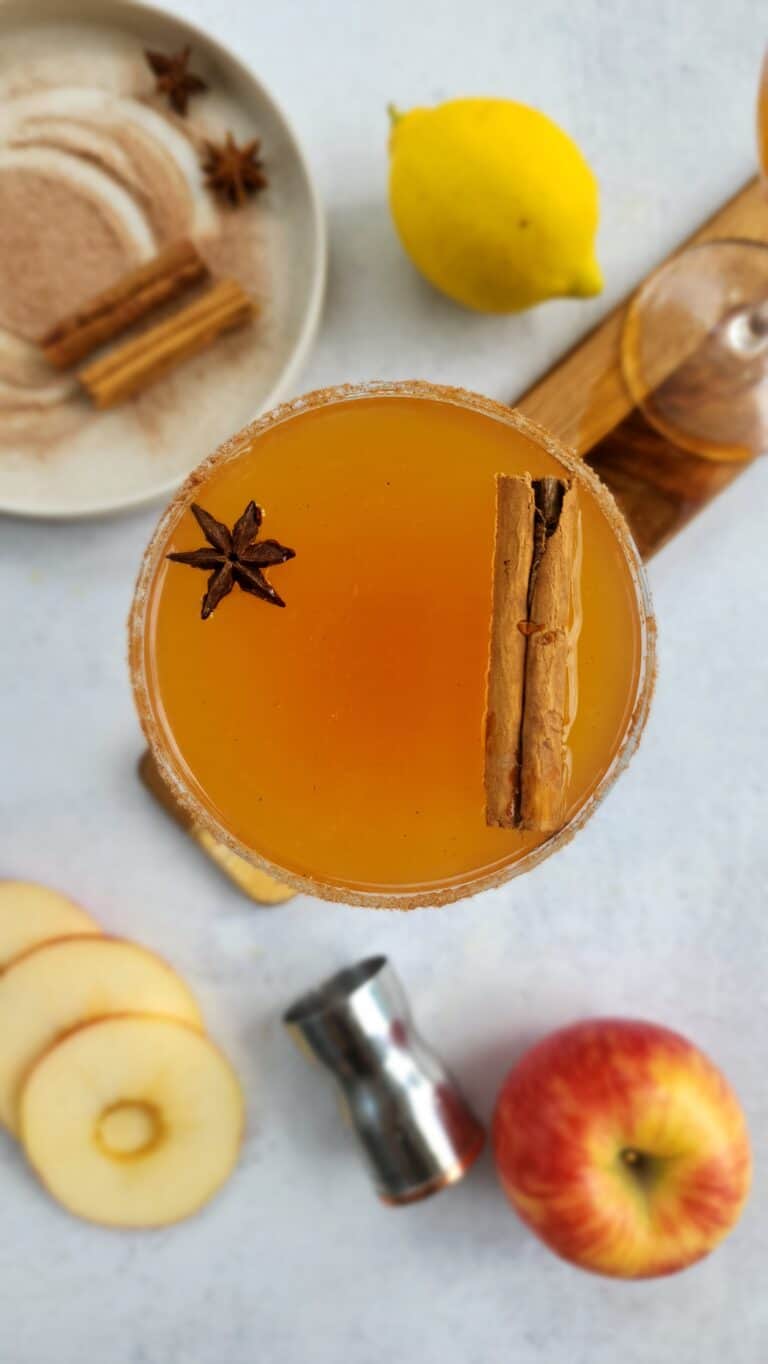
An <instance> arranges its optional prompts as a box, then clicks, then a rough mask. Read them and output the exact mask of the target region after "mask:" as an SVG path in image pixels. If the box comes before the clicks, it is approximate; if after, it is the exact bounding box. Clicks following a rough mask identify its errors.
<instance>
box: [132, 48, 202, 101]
mask: <svg viewBox="0 0 768 1364" xmlns="http://www.w3.org/2000/svg"><path fill="white" fill-rule="evenodd" d="M191 54H192V49H191V48H190V47H189V46H187V47H183V48H182V49H181V51H180V52H171V53H165V52H150V50H149V48H145V49H144V56H145V57H146V59H147V62H148V63H149V65H150V67H151V68H152V70H153V71H154V73H155V76H156V77H157V81H156V84H155V89H156V90H157V93H158V94H159V95H167V96H168V98H169V100H170V101H171V104H172V105H173V107H174V109H175V110H176V113H177V114H181V115H182V117H186V113H187V108H188V105H189V97H190V95H200V94H202V93H203V91H204V90H207V89H208V86H207V85H206V83H205V81H204V80H203V78H202V76H196V75H195V73H194V71H189V70H188V66H189V58H190V56H191Z"/></svg>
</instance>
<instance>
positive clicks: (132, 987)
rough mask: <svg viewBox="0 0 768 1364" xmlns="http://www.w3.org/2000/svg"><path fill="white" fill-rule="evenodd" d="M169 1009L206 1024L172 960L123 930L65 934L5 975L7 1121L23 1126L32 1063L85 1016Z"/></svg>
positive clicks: (1, 1114) (1, 1070)
mask: <svg viewBox="0 0 768 1364" xmlns="http://www.w3.org/2000/svg"><path fill="white" fill-rule="evenodd" d="M139 1012H141V1013H151V1014H164V1015H167V1016H170V1017H171V1018H178V1019H181V1020H182V1021H183V1022H185V1023H188V1024H191V1025H192V1026H193V1027H196V1028H202V1026H203V1024H202V1018H201V1015H200V1010H199V1008H198V1006H197V1003H196V1001H195V1000H194V998H193V996H192V995H191V993H190V991H189V989H188V988H187V986H186V985H185V984H184V982H183V981H182V980H180V979H179V977H178V976H177V975H176V973H175V971H172V970H171V968H170V966H168V964H167V962H164V961H162V960H161V958H160V957H156V956H155V955H154V953H153V952H148V951H147V949H146V948H144V947H138V946H137V945H136V943H131V942H125V941H124V940H123V939H121V938H89V937H85V938H61V939H59V940H58V941H56V942H50V943H44V944H43V945H42V947H36V948H34V950H33V951H31V952H27V953H26V954H25V955H24V956H23V957H19V958H18V959H17V960H16V961H15V962H13V963H12V964H11V965H10V966H9V967H8V969H7V970H6V971H5V972H3V974H2V975H1V976H0V1121H2V1122H3V1123H4V1124H5V1126H6V1127H8V1128H10V1130H11V1131H12V1132H14V1133H16V1132H17V1130H18V1112H17V1109H18V1098H19V1092H20V1090H21V1086H22V1084H23V1081H24V1078H25V1076H26V1074H27V1071H28V1070H29V1069H30V1067H31V1066H32V1065H33V1064H34V1062H35V1061H36V1060H37V1058H38V1056H40V1055H41V1054H42V1053H43V1052H44V1051H45V1050H46V1049H47V1048H48V1047H49V1046H51V1044H52V1043H53V1042H55V1041H56V1039H57V1038H58V1037H60V1036H61V1035H62V1033H65V1032H67V1031H69V1030H70V1029H71V1028H75V1027H77V1026H78V1024H80V1023H86V1022H89V1021H90V1020H91V1019H95V1018H105V1017H109V1016H110V1015H112V1014H122V1013H139Z"/></svg>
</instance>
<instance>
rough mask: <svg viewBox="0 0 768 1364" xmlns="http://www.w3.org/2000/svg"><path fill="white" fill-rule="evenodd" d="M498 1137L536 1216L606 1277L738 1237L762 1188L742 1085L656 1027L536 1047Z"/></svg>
mask: <svg viewBox="0 0 768 1364" xmlns="http://www.w3.org/2000/svg"><path fill="white" fill-rule="evenodd" d="M493 1141H494V1149H495V1154H496V1163H497V1166H498V1170H499V1175H500V1178H501V1182H502V1185H503V1187H504V1190H505V1192H506V1193H507V1195H508V1197H509V1198H510V1200H511V1201H512V1203H513V1204H514V1206H515V1208H516V1209H517V1211H518V1212H519V1214H520V1216H521V1217H522V1219H523V1221H524V1222H527V1224H528V1226H529V1227H531V1228H532V1230H533V1231H535V1232H536V1233H537V1235H538V1236H540V1237H541V1239H542V1241H544V1242H545V1243H546V1244H547V1245H548V1246H549V1247H550V1249H551V1250H554V1251H555V1252H556V1253H557V1254H558V1255H561V1256H562V1257H563V1258H564V1259H566V1260H571V1261H572V1262H573V1263H574V1264H577V1265H580V1266H581V1267H582V1268H583V1269H589V1270H592V1271H593V1272H595V1273H597V1274H611V1275H615V1276H617V1277H619V1278H626V1279H640V1278H650V1277H653V1276H654V1275H658V1274H673V1273H674V1272H675V1271H676V1270H679V1269H685V1267H686V1266H687V1265H690V1264H693V1262H694V1261H695V1260H700V1259H701V1258H702V1257H703V1256H704V1255H707V1254H708V1253H709V1252H710V1251H711V1250H712V1249H713V1248H714V1247H715V1246H716V1245H717V1243H718V1241H720V1240H722V1238H723V1237H724V1236H725V1235H727V1233H728V1232H729V1231H730V1229H731V1228H732V1227H733V1225H734V1223H735V1222H736V1220H737V1218H738V1216H739V1213H740V1212H741V1209H742V1207H743V1204H744V1201H745V1199H746V1196H747V1193H748V1191H749V1182H750V1171H751V1161H750V1151H749V1139H748V1136H747V1129H746V1123H745V1120H744V1115H743V1113H742V1110H741V1108H740V1106H739V1103H738V1100H737V1099H736V1097H735V1095H734V1093H733V1091H732V1090H731V1089H730V1087H729V1085H728V1083H727V1081H726V1080H725V1078H724V1076H723V1075H721V1073H720V1071H719V1070H718V1069H717V1068H716V1067H715V1066H714V1065H713V1064H712V1062H711V1061H710V1060H708V1058H707V1057H706V1056H704V1054H703V1053H702V1052H700V1051H699V1050H698V1048H697V1047H695V1046H693V1044H692V1043H691V1042H687V1041H686V1039H685V1038H684V1037H681V1036H680V1035H679V1034H678V1033H675V1032H671V1031H670V1030H669V1029H668V1028H662V1027H658V1026H657V1025H656V1024H655V1023H643V1022H640V1021H637V1020H633V1019H623V1018H595V1019H587V1020H585V1021H584V1022H581V1023H575V1024H573V1025H572V1026H571V1027H567V1028H562V1029H560V1030H559V1031H558V1032H555V1033H552V1034H551V1035H550V1036H549V1037H546V1038H545V1039H544V1040H543V1041H542V1042H539V1043H538V1044H537V1045H536V1046H534V1047H532V1048H531V1050H530V1051H528V1052H527V1053H526V1054H525V1055H524V1056H523V1058H522V1060H521V1061H519V1062H518V1064H517V1065H516V1066H515V1067H514V1068H513V1070H512V1071H511V1072H510V1074H509V1075H508V1076H507V1079H506V1081H505V1083H504V1086H503V1088H502V1090H501V1093H500V1095H499V1098H498V1102H497V1106H496V1114H495V1117H494V1128H493Z"/></svg>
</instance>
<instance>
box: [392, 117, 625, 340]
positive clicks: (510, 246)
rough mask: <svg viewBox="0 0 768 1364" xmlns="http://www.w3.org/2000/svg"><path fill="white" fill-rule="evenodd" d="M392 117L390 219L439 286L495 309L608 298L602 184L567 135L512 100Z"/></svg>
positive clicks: (475, 304) (458, 297) (453, 295)
mask: <svg viewBox="0 0 768 1364" xmlns="http://www.w3.org/2000/svg"><path fill="white" fill-rule="evenodd" d="M390 114H391V117H392V123H393V126H392V131H391V135H390V177H389V201H390V207H391V210H392V217H393V218H394V222H395V227H396V228H397V231H398V234H399V236H400V240H401V242H402V244H403V246H404V247H405V250H406V251H407V253H408V255H409V256H410V258H411V260H412V261H413V263H414V265H415V266H416V267H417V269H419V270H420V271H421V273H422V274H423V275H425V276H426V278H427V279H428V280H430V282H431V283H432V284H434V285H435V286H436V288H438V289H440V290H442V292H443V293H445V294H448V296H449V297H450V298H453V299H455V300H456V302H457V303H463V304H464V305H465V306H466V307H468V308H476V309H478V310H479V311H480V312H489V313H508V312H517V311H518V310H519V309H521V308H529V307H530V306H531V305H532V304H534V303H540V302H541V301H542V300H543V299H545V298H554V297H557V296H562V295H569V296H574V297H579V298H586V297H589V296H590V295H592V294H597V293H599V292H600V290H601V288H602V284H603V281H602V276H601V273H600V267H599V265H598V263H597V259H596V257H595V247H594V240H595V233H596V231H597V222H598V189H597V181H596V180H595V177H594V175H593V173H592V171H591V170H590V167H589V166H588V164H587V162H586V161H585V159H584V157H583V156H582V154H581V152H580V151H579V148H578V147H577V146H576V144H575V142H573V141H572V140H571V138H570V137H568V135H567V134H566V133H564V132H563V130H562V128H559V127H558V126H557V124H556V123H553V122H552V120H551V119H550V118H547V117H546V116H545V115H544V114H541V113H539V112H538V110H536V109H530V108H528V107H527V105H525V104H516V103H514V101H512V100H507V99H454V100H449V101H448V102H447V103H446V104H441V105H438V106H437V107H436V108H433V109H412V110H411V111H410V112H409V113H404V114H401V113H398V112H397V111H395V110H393V109H392V110H390Z"/></svg>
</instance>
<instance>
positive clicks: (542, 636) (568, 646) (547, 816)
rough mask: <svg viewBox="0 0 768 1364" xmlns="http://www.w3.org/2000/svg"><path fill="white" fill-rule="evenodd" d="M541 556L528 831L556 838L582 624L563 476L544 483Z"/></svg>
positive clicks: (527, 722) (576, 516)
mask: <svg viewBox="0 0 768 1364" xmlns="http://www.w3.org/2000/svg"><path fill="white" fill-rule="evenodd" d="M536 510H537V531H538V533H539V534H540V536H541V537H542V546H541V556H540V558H539V559H538V562H536V559H535V556H534V562H535V570H534V571H532V574H531V590H530V598H529V607H528V616H529V619H530V620H531V621H532V622H534V623H535V624H536V625H537V626H541V627H542V628H541V629H537V630H535V631H534V632H533V633H532V634H530V635H529V636H528V641H527V643H528V648H527V651H526V659H525V705H524V707H523V715H522V744H521V747H522V764H521V779H520V819H519V824H520V828H521V829H534V830H537V831H538V832H540V833H554V832H555V831H556V830H557V829H559V828H561V826H562V824H563V822H564V819H565V801H566V795H567V791H568V779H569V776H570V761H569V753H568V730H569V728H570V720H571V717H570V715H569V695H568V691H569V668H571V667H573V664H574V659H573V654H574V652H575V643H576V641H575V638H573V634H574V633H575V632H573V631H572V629H571V626H572V619H573V617H574V616H575V618H576V621H577V622H578V610H574V607H575V606H576V603H575V601H574V595H575V593H576V592H577V591H578V582H579V575H578V574H577V573H576V571H575V570H576V569H577V568H580V559H581V554H580V537H581V513H580V511H579V505H578V493H577V490H576V488H574V487H570V488H569V487H566V486H565V485H564V484H562V483H560V481H559V480H558V479H555V478H543V479H540V480H539V481H538V483H537V484H536Z"/></svg>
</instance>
